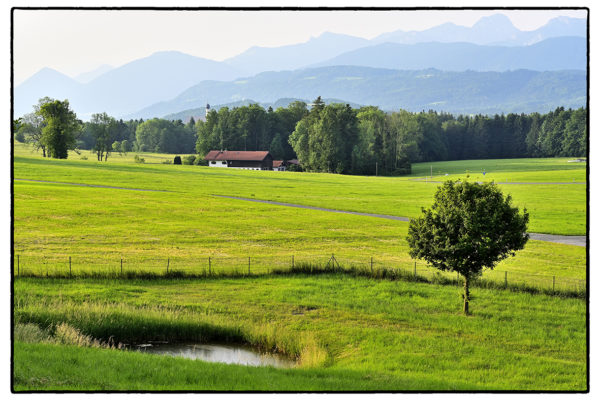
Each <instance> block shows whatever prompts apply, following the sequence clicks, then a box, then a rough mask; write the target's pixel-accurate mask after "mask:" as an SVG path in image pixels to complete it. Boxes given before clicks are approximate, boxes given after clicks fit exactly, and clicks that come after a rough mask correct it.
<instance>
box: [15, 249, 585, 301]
mask: <svg viewBox="0 0 600 400" xmlns="http://www.w3.org/2000/svg"><path fill="white" fill-rule="evenodd" d="M286 272H301V273H322V272H348V273H354V274H359V275H362V276H367V277H374V278H392V279H393V278H396V279H410V280H417V281H426V282H433V283H444V284H456V285H461V284H462V282H463V279H462V278H461V277H460V276H459V275H458V274H457V273H451V272H441V271H439V270H437V269H435V268H432V267H430V266H428V265H427V264H426V263H423V262H419V261H416V262H415V261H413V262H390V261H385V262H382V261H378V260H377V259H376V258H375V257H365V258H363V259H356V258H347V257H344V256H337V255H333V254H328V255H323V256H314V255H311V256H297V255H290V256H287V257H282V256H247V257H232V256H206V257H196V258H189V257H184V256H179V257H169V256H167V257H143V256H138V257H126V258H125V257H123V258H116V257H115V258H110V257H103V258H101V257H84V256H56V255H52V256H37V255H30V254H15V255H14V259H13V274H14V276H15V277H48V278H85V277H104V278H115V279H118V278H136V277H139V278H144V277H146V278H151V277H189V278H192V277H218V276H258V275H266V274H281V273H286ZM474 285H476V286H477V285H479V286H493V287H496V288H503V287H504V288H507V289H514V288H520V289H525V290H527V289H530V290H536V291H542V292H545V293H556V294H570V295H575V296H579V297H581V296H585V295H586V294H587V284H586V280H584V279H583V280H582V279H575V278H571V277H564V276H557V275H543V274H527V273H521V272H513V271H506V270H504V271H503V270H498V269H495V270H485V271H484V272H483V274H482V275H481V276H480V277H477V279H476V281H475V282H474Z"/></svg>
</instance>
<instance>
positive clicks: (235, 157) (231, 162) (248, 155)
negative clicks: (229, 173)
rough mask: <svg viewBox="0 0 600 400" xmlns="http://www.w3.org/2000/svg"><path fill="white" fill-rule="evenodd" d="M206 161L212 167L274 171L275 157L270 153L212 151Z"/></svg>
mask: <svg viewBox="0 0 600 400" xmlns="http://www.w3.org/2000/svg"><path fill="white" fill-rule="evenodd" d="M204 159H205V160H207V161H208V165H209V166H210V167H221V168H241V169H267V170H271V169H273V156H271V153H269V152H268V151H227V150H225V151H219V150H211V151H209V152H208V154H207V155H206V156H205V157H204Z"/></svg>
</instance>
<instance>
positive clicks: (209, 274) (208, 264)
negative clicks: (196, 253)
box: [208, 257, 210, 275]
mask: <svg viewBox="0 0 600 400" xmlns="http://www.w3.org/2000/svg"><path fill="white" fill-rule="evenodd" d="M208 274H209V275H210V257H208Z"/></svg>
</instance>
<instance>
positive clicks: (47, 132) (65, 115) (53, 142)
mask: <svg viewBox="0 0 600 400" xmlns="http://www.w3.org/2000/svg"><path fill="white" fill-rule="evenodd" d="M38 113H39V115H41V116H42V118H43V119H44V122H43V123H44V125H45V126H44V127H43V128H42V137H41V140H40V143H41V145H42V146H46V148H47V150H48V155H49V156H50V157H52V158H67V156H68V151H69V150H72V149H74V148H75V144H76V140H77V134H78V133H79V131H80V129H81V125H82V123H81V121H80V120H78V119H77V115H75V113H74V112H73V111H72V110H71V109H70V108H69V101H68V100H64V101H60V100H53V101H48V102H46V103H44V104H42V105H41V106H40V107H39V111H38Z"/></svg>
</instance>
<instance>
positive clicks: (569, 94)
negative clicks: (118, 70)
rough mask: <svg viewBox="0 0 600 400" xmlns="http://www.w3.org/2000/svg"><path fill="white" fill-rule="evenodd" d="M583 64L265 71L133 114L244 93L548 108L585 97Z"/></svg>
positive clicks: (388, 106)
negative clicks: (565, 67) (540, 68)
mask: <svg viewBox="0 0 600 400" xmlns="http://www.w3.org/2000/svg"><path fill="white" fill-rule="evenodd" d="M586 90H587V85H586V73H585V72H584V71H550V72H535V71H528V70H518V71H510V72H475V71H466V72H444V71H439V70H436V69H427V70H418V71H398V70H391V69H376V68H367V67H353V66H333V67H322V68H310V69H303V70H298V71H284V72H264V73H261V74H258V75H256V76H254V77H250V78H244V79H238V80H236V81H232V82H215V81H204V82H201V83H200V84H198V85H195V86H193V87H191V88H189V89H187V90H186V91H184V92H182V93H181V94H180V95H179V96H177V97H175V98H174V99H173V100H171V101H168V102H161V103H157V104H154V105H152V106H150V107H147V108H144V109H142V110H140V111H138V112H136V113H133V114H130V115H128V118H152V117H160V116H164V115H167V114H170V113H176V112H179V111H182V110H188V109H192V108H196V107H202V106H204V105H205V104H206V102H207V100H208V102H209V103H212V104H224V103H229V102H233V101H238V100H242V99H253V100H255V101H258V102H261V103H262V102H271V101H273V100H275V99H278V98H286V97H289V98H302V99H315V98H316V97H317V96H321V97H323V98H338V99H344V100H346V101H348V102H353V103H358V104H368V105H375V106H379V107H380V108H382V109H384V110H397V109H400V108H402V109H406V110H410V111H421V110H428V109H433V110H443V111H447V112H452V113H463V114H471V113H502V112H504V113H508V112H519V113H521V112H525V113H527V112H534V111H538V112H547V111H550V110H552V109H554V108H556V107H557V106H564V107H580V106H583V105H585V102H586Z"/></svg>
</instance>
